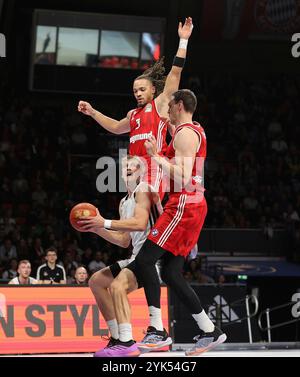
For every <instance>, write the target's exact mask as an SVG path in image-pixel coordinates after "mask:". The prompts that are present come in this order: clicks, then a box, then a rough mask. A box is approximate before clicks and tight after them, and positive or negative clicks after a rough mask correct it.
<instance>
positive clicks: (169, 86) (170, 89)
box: [155, 17, 193, 116]
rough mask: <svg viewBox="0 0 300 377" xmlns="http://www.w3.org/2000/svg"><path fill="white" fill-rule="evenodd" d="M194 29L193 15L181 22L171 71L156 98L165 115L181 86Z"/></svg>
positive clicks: (161, 111)
mask: <svg viewBox="0 0 300 377" xmlns="http://www.w3.org/2000/svg"><path fill="white" fill-rule="evenodd" d="M192 30H193V20H192V18H191V17H188V18H186V19H185V23H184V24H183V25H182V23H181V22H179V25H178V36H179V38H180V40H179V46H178V50H177V53H176V55H175V57H174V60H173V65H172V68H171V71H170V72H169V74H168V76H167V79H166V83H165V87H164V90H163V92H162V93H161V94H160V95H159V96H158V97H157V98H156V100H155V101H156V105H157V108H158V111H159V112H160V113H161V114H162V115H163V116H165V115H166V114H167V110H168V102H169V101H170V99H171V96H172V94H173V93H174V92H175V91H176V90H178V88H179V83H180V78H181V72H182V69H183V67H184V63H185V58H186V52H187V45H188V40H189V38H190V36H191V34H192Z"/></svg>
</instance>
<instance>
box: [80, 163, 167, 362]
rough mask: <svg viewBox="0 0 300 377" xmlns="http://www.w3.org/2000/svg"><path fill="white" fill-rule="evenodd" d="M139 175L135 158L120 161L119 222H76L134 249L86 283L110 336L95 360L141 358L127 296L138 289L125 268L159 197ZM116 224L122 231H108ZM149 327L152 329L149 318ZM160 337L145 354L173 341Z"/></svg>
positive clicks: (94, 219) (146, 230)
mask: <svg viewBox="0 0 300 377" xmlns="http://www.w3.org/2000/svg"><path fill="white" fill-rule="evenodd" d="M124 162H125V163H124ZM142 174H143V166H142V163H141V162H140V160H139V158H138V157H136V156H135V157H132V156H128V157H127V159H126V160H125V161H124V160H123V166H122V175H123V178H124V180H125V183H126V186H127V190H128V194H127V195H126V197H125V198H123V199H122V200H121V202H120V206H119V212H120V219H121V220H104V218H103V217H102V216H101V215H100V213H99V211H97V212H98V213H97V216H96V217H90V218H85V220H81V221H79V222H78V223H80V224H81V225H83V224H85V225H84V226H82V228H83V229H84V230H85V231H91V232H94V233H96V234H98V235H99V236H101V237H102V238H104V239H105V240H107V241H109V242H112V243H114V244H116V245H119V246H121V247H125V248H126V247H128V246H129V244H130V242H131V243H132V246H133V251H132V256H131V257H130V259H126V260H121V261H118V262H116V263H114V264H113V265H111V266H109V267H106V268H104V269H102V270H100V271H97V272H96V273H95V274H94V275H93V276H92V277H91V278H90V280H89V286H90V288H91V290H92V292H93V294H94V296H95V299H96V302H97V304H98V307H99V310H100V311H101V313H102V315H103V317H104V319H105V320H106V322H107V325H108V328H109V331H110V334H111V337H110V341H109V343H108V345H107V346H106V347H105V348H104V349H101V350H99V351H97V352H96V353H95V356H97V357H110V356H138V355H139V354H140V351H139V348H138V346H137V344H136V343H135V342H134V341H133V336H132V327H131V323H130V322H131V311H130V305H129V302H128V298H127V294H128V293H130V292H132V291H133V290H135V289H138V288H139V284H138V282H137V280H136V277H135V275H134V273H133V272H132V271H130V270H128V269H126V268H125V267H126V266H127V265H128V264H129V263H131V262H132V261H133V260H134V259H135V257H136V255H137V253H138V252H139V250H140V249H141V247H142V245H143V243H144V242H145V240H146V239H147V236H148V234H149V232H150V229H151V226H152V225H153V224H154V222H155V221H156V219H157V218H158V217H159V215H160V214H161V213H162V206H161V203H160V200H159V197H158V194H155V193H153V192H150V190H147V188H146V187H145V185H146V184H145V183H144V182H140V177H141V176H142ZM116 221H117V224H115V225H118V228H120V227H121V228H122V230H121V231H114V230H111V229H114V223H115V222H116ZM107 222H109V223H108V224H107ZM104 227H105V228H106V229H104ZM149 327H150V328H151V316H150V326H149ZM148 329H149V328H148ZM147 333H148V331H147ZM161 333H162V334H161V337H160V339H159V340H158V339H157V337H156V339H154V340H153V342H151V339H150V343H151V348H149V349H148V350H150V349H151V350H155V349H158V348H161V347H164V346H166V345H168V344H171V342H172V340H171V338H170V337H169V336H168V334H167V332H166V331H165V330H163V331H162V332H161ZM157 340H158V341H157ZM143 348H144V349H147V346H145V345H143Z"/></svg>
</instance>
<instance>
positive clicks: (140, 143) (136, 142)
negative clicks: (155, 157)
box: [129, 100, 167, 159]
mask: <svg viewBox="0 0 300 377" xmlns="http://www.w3.org/2000/svg"><path fill="white" fill-rule="evenodd" d="M166 121H167V119H166V118H162V117H161V116H160V115H159V114H158V112H157V109H156V104H155V101H154V100H152V101H151V102H150V103H148V104H147V105H145V106H143V107H138V108H136V109H134V110H133V111H132V113H131V116H130V140H129V141H130V144H129V154H130V155H131V156H141V157H146V158H147V159H148V158H149V156H148V155H147V151H146V148H145V146H144V143H145V141H146V140H147V139H148V138H149V136H151V135H152V136H154V137H155V139H156V141H157V148H158V152H159V153H162V154H164V153H165V151H166V149H167V143H166V134H167V122H166Z"/></svg>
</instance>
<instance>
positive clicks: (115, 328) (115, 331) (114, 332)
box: [106, 319, 119, 339]
mask: <svg viewBox="0 0 300 377" xmlns="http://www.w3.org/2000/svg"><path fill="white" fill-rule="evenodd" d="M106 323H107V326H108V329H109V332H110V336H112V337H113V338H114V339H119V325H118V322H117V320H116V319H111V320H110V321H107V322H106Z"/></svg>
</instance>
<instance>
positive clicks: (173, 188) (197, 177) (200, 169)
mask: <svg viewBox="0 0 300 377" xmlns="http://www.w3.org/2000/svg"><path fill="white" fill-rule="evenodd" d="M185 127H187V128H191V129H192V130H194V131H195V132H196V133H197V135H198V136H199V140H200V143H199V147H198V150H197V153H196V158H195V162H194V166H193V170H192V177H191V180H190V181H189V183H188V184H187V185H186V186H185V187H184V188H182V187H180V185H179V184H178V183H175V182H174V181H172V180H171V182H170V195H172V196H179V195H181V194H187V195H188V196H190V195H196V194H197V195H199V194H200V196H201V198H203V193H204V191H205V189H204V161H205V158H206V135H205V132H204V129H203V128H202V127H201V126H200V124H199V123H197V122H193V123H186V124H181V125H180V126H178V127H177V128H176V130H175V133H174V135H173V138H172V141H171V143H170V144H169V146H168V148H167V150H166V153H165V156H166V157H167V158H168V159H170V160H172V159H174V158H175V149H174V139H175V137H176V135H177V133H178V132H179V131H180V130H182V129H183V128H185Z"/></svg>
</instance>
